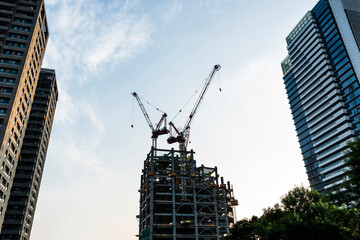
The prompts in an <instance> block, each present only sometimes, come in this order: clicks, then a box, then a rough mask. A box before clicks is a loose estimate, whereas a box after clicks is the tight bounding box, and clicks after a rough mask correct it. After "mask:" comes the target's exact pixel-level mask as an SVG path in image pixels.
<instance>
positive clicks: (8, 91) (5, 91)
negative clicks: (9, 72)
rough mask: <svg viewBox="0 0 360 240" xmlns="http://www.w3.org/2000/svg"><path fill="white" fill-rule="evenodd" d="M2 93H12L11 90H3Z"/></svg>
mask: <svg viewBox="0 0 360 240" xmlns="http://www.w3.org/2000/svg"><path fill="white" fill-rule="evenodd" d="M3 93H7V94H10V93H12V88H4V89H3Z"/></svg>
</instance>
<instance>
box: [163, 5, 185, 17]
mask: <svg viewBox="0 0 360 240" xmlns="http://www.w3.org/2000/svg"><path fill="white" fill-rule="evenodd" d="M182 9H183V6H182V4H181V3H179V2H173V3H171V5H170V6H169V7H168V8H166V9H165V10H164V12H163V14H162V17H163V18H164V19H165V20H170V19H172V18H174V17H175V16H176V15H177V14H179V13H180V12H181V11H182Z"/></svg>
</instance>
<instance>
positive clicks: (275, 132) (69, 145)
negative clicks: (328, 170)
mask: <svg viewBox="0 0 360 240" xmlns="http://www.w3.org/2000/svg"><path fill="white" fill-rule="evenodd" d="M316 2H317V1H316V0H292V1H289V0H273V1H268V0H258V1H249V0H246V1H245V0H197V1H190V0H182V1H180V0H157V1H149V0H147V1H146V0H128V1H125V0H124V1H123V0H121V1H120V0H77V1H72V0H45V4H46V10H47V18H48V23H49V31H50V39H49V42H48V46H47V49H46V54H45V59H44V62H43V67H47V68H54V69H55V70H56V75H57V82H58V87H59V101H58V104H57V109H56V114H55V120H54V124H53V129H52V133H51V140H50V145H49V148H48V153H47V159H46V164H45V169H44V174H43V178H42V183H41V189H40V195H39V198H38V203H37V207H36V213H35V220H34V225H33V229H32V234H31V238H32V239H36V240H48V239H52V240H60V239H61V240H63V239H76V240H115V239H117V240H118V239H125V240H127V239H136V237H135V235H136V234H137V233H138V222H137V219H136V215H137V214H138V213H139V193H138V189H139V186H140V175H141V169H142V166H143V161H144V160H145V158H146V155H147V153H148V152H149V151H150V147H151V138H150V137H151V131H150V128H149V126H148V125H147V123H146V121H145V118H144V116H143V115H142V113H141V111H140V108H139V106H138V105H137V103H136V101H134V98H133V97H132V96H131V92H134V91H136V92H137V93H138V94H139V95H141V96H142V97H144V98H145V99H146V100H148V101H149V102H151V104H152V105H154V106H156V107H158V108H160V109H162V110H163V111H165V112H166V113H167V114H168V115H169V120H170V119H172V118H173V117H174V116H175V115H176V113H177V112H178V111H179V110H180V109H182V107H183V106H184V105H185V103H186V102H187V101H188V99H190V97H191V96H193V95H194V93H195V91H196V90H197V89H198V88H199V86H202V84H204V79H205V77H206V76H207V75H208V74H209V73H210V71H211V69H212V68H213V66H214V65H215V64H220V65H221V66H222V68H221V70H220V71H219V72H218V73H217V75H216V76H215V78H214V80H213V82H212V84H211V86H210V88H209V90H208V92H207V94H206V96H205V98H204V100H203V102H202V104H201V106H200V108H199V110H198V113H197V115H196V118H195V119H194V121H193V124H192V126H191V134H190V141H191V144H189V146H188V149H194V151H195V153H196V154H195V159H196V160H197V163H198V164H204V165H205V166H209V167H213V166H217V167H218V171H219V173H220V175H221V176H224V178H225V180H227V181H230V182H231V183H232V184H233V187H234V193H235V197H236V198H237V199H238V200H239V206H238V207H237V208H236V214H237V219H241V218H244V217H251V216H252V215H261V214H262V209H263V208H266V207H268V206H272V205H273V204H275V203H276V202H278V201H279V199H280V197H281V196H283V195H284V194H285V193H287V192H288V190H290V189H291V188H293V187H294V186H295V185H304V186H308V185H309V184H308V181H307V176H306V174H305V168H304V164H303V161H302V157H301V153H300V148H299V145H298V141H297V137H296V132H295V127H294V125H293V120H292V117H291V112H290V109H289V104H288V100H287V96H286V91H285V88H284V84H283V80H282V72H281V67H280V62H281V61H282V60H283V59H284V58H285V57H286V55H287V50H286V41H285V38H286V36H287V34H289V33H290V31H291V30H292V29H293V27H295V25H296V24H297V23H298V22H299V20H300V19H301V18H302V17H303V16H304V15H305V14H306V12H307V11H308V10H310V9H311V8H312V7H313V6H314V5H315V4H316ZM219 88H221V89H222V91H219ZM195 100H196V97H194V98H192V101H190V102H189V104H188V105H187V107H185V108H184V109H183V111H182V114H180V115H179V116H178V117H177V118H176V119H175V120H174V122H175V124H176V125H179V126H183V125H184V124H185V121H186V118H187V117H188V114H189V113H190V111H191V108H192V106H193V104H194V101H195ZM145 107H146V109H147V110H148V113H149V116H150V118H151V120H152V121H153V122H154V123H155V122H157V121H159V119H160V118H161V113H159V112H158V111H156V110H154V109H153V108H152V107H151V106H150V105H147V104H145ZM131 125H134V127H133V128H131ZM158 145H159V147H161V148H171V147H175V148H177V147H178V146H175V145H171V146H169V145H168V144H167V143H166V137H160V138H159V140H158Z"/></svg>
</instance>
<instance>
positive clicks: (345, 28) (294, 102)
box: [281, 0, 360, 191]
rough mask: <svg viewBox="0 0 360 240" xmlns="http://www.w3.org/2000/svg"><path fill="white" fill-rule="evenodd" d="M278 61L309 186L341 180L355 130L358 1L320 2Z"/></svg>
mask: <svg viewBox="0 0 360 240" xmlns="http://www.w3.org/2000/svg"><path fill="white" fill-rule="evenodd" d="M286 42H287V49H288V56H287V57H286V58H285V59H284V61H283V62H282V63H281V67H282V70H283V73H284V77H283V79H284V84H285V88H286V91H287V95H288V99H289V103H290V108H291V112H292V115H293V119H294V124H295V128H296V132H297V136H298V139H299V143H300V148H301V152H302V155H303V160H304V164H305V168H306V172H307V175H308V179H309V182H310V186H312V187H314V188H315V189H317V190H319V191H325V190H327V189H329V188H331V187H332V186H334V185H337V184H339V183H341V182H342V181H343V178H344V162H343V159H344V150H346V148H347V144H346V143H347V142H348V141H350V140H351V139H352V138H354V137H356V136H359V133H360V87H359V77H360V51H359V49H360V0H320V1H319V2H318V3H317V4H316V6H315V7H314V8H313V9H312V10H311V11H309V12H308V13H307V14H306V15H305V16H304V17H303V18H302V19H301V21H300V22H299V23H298V24H297V26H296V27H295V28H294V30H293V31H291V33H290V34H289V35H288V37H287V38H286Z"/></svg>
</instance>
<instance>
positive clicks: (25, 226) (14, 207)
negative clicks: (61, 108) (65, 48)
mask: <svg viewBox="0 0 360 240" xmlns="http://www.w3.org/2000/svg"><path fill="white" fill-rule="evenodd" d="M57 98H58V90H57V84H56V76H55V71H54V70H51V69H41V72H40V77H39V81H38V84H37V87H36V92H35V97H34V102H33V103H32V106H31V112H30V115H29V121H28V124H27V128H26V131H25V136H24V141H23V145H22V148H21V152H20V158H19V163H18V165H17V168H16V172H15V176H14V179H13V187H12V188H11V193H10V197H9V201H8V206H7V211H6V214H5V220H4V224H3V228H2V231H1V234H0V239H9V240H13V239H14V240H17V239H21V240H27V239H29V237H30V232H31V227H32V224H33V221H34V214H35V208H36V202H37V199H38V195H39V188H40V183H41V178H42V174H43V170H44V164H45V158H46V152H47V148H48V145H49V138H50V133H51V127H52V123H53V120H54V114H55V108H56V103H57Z"/></svg>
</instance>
